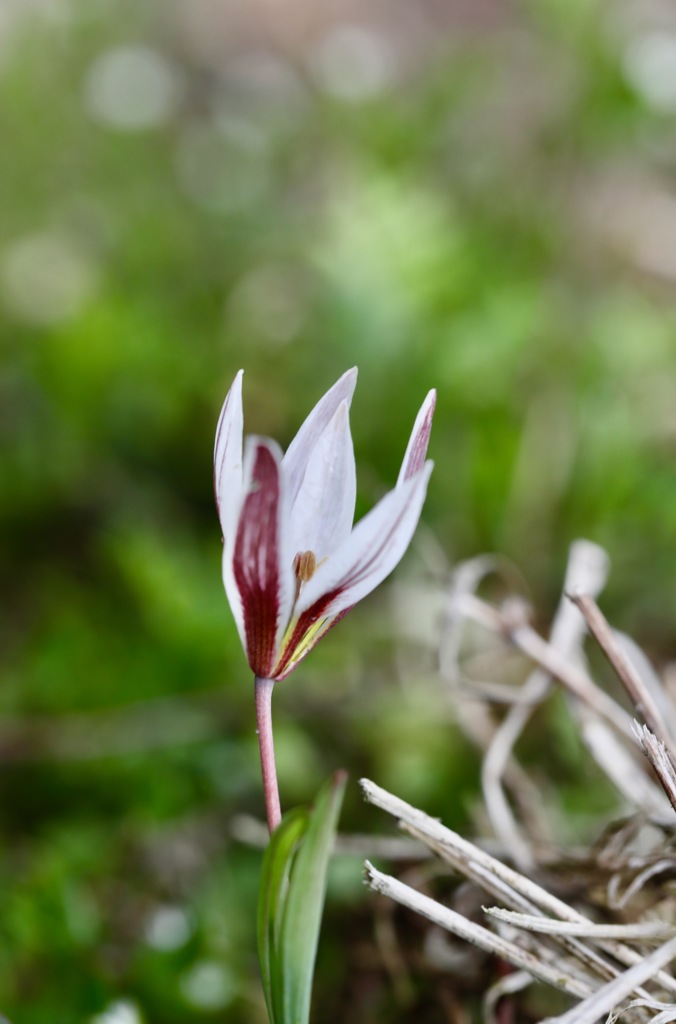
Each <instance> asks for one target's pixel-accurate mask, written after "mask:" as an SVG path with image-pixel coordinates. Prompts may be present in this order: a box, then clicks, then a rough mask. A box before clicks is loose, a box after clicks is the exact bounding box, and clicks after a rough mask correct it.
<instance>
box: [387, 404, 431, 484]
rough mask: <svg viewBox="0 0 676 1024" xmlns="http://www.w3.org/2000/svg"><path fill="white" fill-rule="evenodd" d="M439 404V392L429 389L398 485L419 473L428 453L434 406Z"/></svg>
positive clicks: (417, 420) (412, 433) (414, 428)
mask: <svg viewBox="0 0 676 1024" xmlns="http://www.w3.org/2000/svg"><path fill="white" fill-rule="evenodd" d="M436 404H437V393H436V391H435V390H434V389H432V391H429V392H428V394H427V397H426V398H425V401H424V402H423V404H422V406H421V407H420V412H419V413H418V415H417V416H416V420H415V423H414V424H413V430H412V431H411V436H410V438H409V442H408V446H407V448H406V452H405V454H404V461H403V462H402V464H401V469H400V470H399V477H398V479H397V487H401V485H402V484H403V482H404V480H410V478H411V477H412V476H415V474H416V473H419V472H420V470H421V469H422V467H423V465H424V463H425V456H426V455H427V445H428V444H429V440H430V433H431V431H432V416H433V415H434V407H435V405H436Z"/></svg>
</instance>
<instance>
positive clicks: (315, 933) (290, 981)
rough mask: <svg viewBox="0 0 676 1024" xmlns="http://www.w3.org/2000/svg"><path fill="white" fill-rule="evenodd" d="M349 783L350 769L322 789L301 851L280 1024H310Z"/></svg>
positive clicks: (282, 942)
mask: <svg viewBox="0 0 676 1024" xmlns="http://www.w3.org/2000/svg"><path fill="white" fill-rule="evenodd" d="M346 782H347V776H346V774H345V772H336V774H335V775H334V776H333V777H332V778H331V779H330V780H329V781H328V782H327V783H325V785H324V786H323V787H322V789H321V790H320V792H319V796H318V797H317V802H316V804H315V807H314V809H313V811H312V812H311V814H310V820H309V823H308V826H307V831H306V833H305V835H304V837H303V840H302V843H301V844H300V848H299V849H298V852H297V854H296V859H295V863H294V865H293V871H292V875H291V884H290V886H289V892H288V896H287V899H286V902H285V905H284V910H283V915H284V916H283V920H282V926H281V932H280V935H279V950H280V954H281V957H280V959H281V963H282V967H283V1000H282V1007H283V1016H282V1020H281V1022H279V1024H307V1021H308V1020H309V1018H310V996H311V993H312V977H313V974H314V966H315V957H316V955H317V943H318V941H319V928H320V924H321V919H322V910H323V908H324V896H325V894H326V875H327V871H328V866H329V859H330V856H331V850H332V848H333V841H334V837H335V834H336V827H337V824H338V815H339V814H340V808H341V804H342V802H343V793H344V791H345V784H346ZM275 1024H277V1022H275Z"/></svg>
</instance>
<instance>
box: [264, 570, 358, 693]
mask: <svg viewBox="0 0 676 1024" xmlns="http://www.w3.org/2000/svg"><path fill="white" fill-rule="evenodd" d="M342 589H343V588H342V587H340V588H339V589H337V590H332V591H330V592H329V593H328V594H322V596H321V597H320V598H319V599H318V600H317V601H315V603H314V604H313V605H312V606H311V607H310V608H308V609H307V611H304V612H303V613H302V615H301V616H300V617H299V619H298V622H297V623H296V625H295V627H294V630H293V632H292V634H291V636H290V637H289V638H288V640H285V641H284V650H283V651H282V653H281V657H280V659H279V661H278V663H277V664H276V665H275V668H274V675H273V678H274V679H281V678H282V676H284V675H286V674H287V669H288V666H289V662H291V661H292V659H293V656H294V654H295V653H296V651H297V650H298V647H299V645H300V644H301V643H302V641H303V637H304V636H305V634H306V633H307V632H308V630H310V629H312V627H313V626H314V625H316V624H317V622H319V620H320V619H323V618H324V617H325V614H326V610H327V608H328V607H329V605H330V604H331V602H332V601H333V599H334V597H336V596H337V595H338V594H339V593H340V592H341V591H342ZM349 610H350V609H349V608H347V609H345V611H344V612H341V613H340V614H339V615H337V616H336V618H335V620H334V621H333V622H332V623H331V625H330V626H329V627H328V628H327V629H326V630H324V632H321V631H320V632H319V633H318V635H317V639H316V640H315V641H314V642H313V643H311V644H309V645H308V648H307V651H311V650H312V648H313V647H314V645H315V643H316V642H317V640H319V639H321V637H323V636H325V635H326V633H328V631H329V629H330V628H331V627H332V626H334V625H335V624H336V622H338V621H339V620H340V619H342V618H343V615H347V613H348V611H349ZM307 651H306V652H305V653H304V654H303V657H305V654H306V653H307ZM298 661H302V658H299V659H298ZM294 668H295V665H294Z"/></svg>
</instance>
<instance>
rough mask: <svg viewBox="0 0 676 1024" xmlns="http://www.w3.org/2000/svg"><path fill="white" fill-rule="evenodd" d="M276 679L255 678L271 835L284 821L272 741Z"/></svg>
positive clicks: (259, 743) (266, 804) (266, 802)
mask: <svg viewBox="0 0 676 1024" xmlns="http://www.w3.org/2000/svg"><path fill="white" fill-rule="evenodd" d="M274 685H275V681H274V679H261V677H260V676H256V677H255V694H256V727H257V732H258V747H259V750H260V752H261V768H262V770H263V794H264V796H265V810H266V813H267V817H268V829H269V831H270V835H272V833H273V832H274V830H275V829H276V828H277V826H278V825H279V823H280V821H281V820H282V811H281V807H280V804H279V788H278V786H277V767H276V765H275V746H274V743H273V740H272V688H273V686H274Z"/></svg>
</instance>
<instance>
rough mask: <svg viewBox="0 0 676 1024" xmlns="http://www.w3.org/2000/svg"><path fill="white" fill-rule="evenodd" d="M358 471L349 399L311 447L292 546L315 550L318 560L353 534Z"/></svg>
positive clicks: (296, 509)
mask: <svg viewBox="0 0 676 1024" xmlns="http://www.w3.org/2000/svg"><path fill="white" fill-rule="evenodd" d="M356 496H357V471H356V467H355V463H354V448H353V446H352V436H351V434H350V420H349V413H348V406H347V402H346V401H345V400H343V401H342V402H341V403H340V405H339V406H338V408H337V409H336V411H335V413H334V414H333V416H332V418H331V419H330V420H329V422H328V423H327V425H326V427H325V428H324V430H323V431H322V433H321V435H320V436H319V438H318V440H317V442H316V444H315V446H314V447H313V448H312V450H311V451H310V454H309V457H308V460H307V465H306V467H305V473H304V475H303V479H302V483H301V485H300V488H299V490H298V494H297V495H296V499H295V501H294V503H293V506H292V509H291V521H290V536H291V540H290V550H291V552H292V554H293V555H295V554H296V553H297V552H301V551H312V552H313V553H314V554H315V556H316V558H317V561H318V562H319V561H321V560H322V558H324V557H325V556H326V555H328V554H330V552H332V551H334V550H335V549H336V548H338V547H339V546H340V545H341V544H342V542H343V541H344V540H345V539H346V537H349V535H350V530H351V529H352V522H353V520H354V505H355V500H356Z"/></svg>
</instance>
